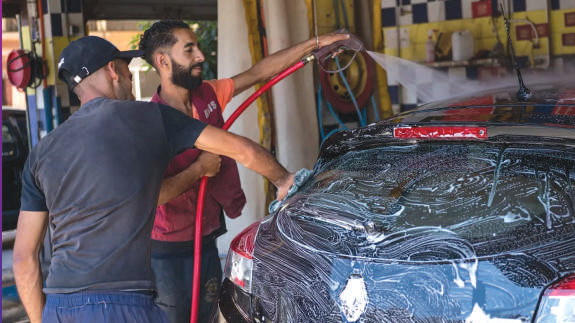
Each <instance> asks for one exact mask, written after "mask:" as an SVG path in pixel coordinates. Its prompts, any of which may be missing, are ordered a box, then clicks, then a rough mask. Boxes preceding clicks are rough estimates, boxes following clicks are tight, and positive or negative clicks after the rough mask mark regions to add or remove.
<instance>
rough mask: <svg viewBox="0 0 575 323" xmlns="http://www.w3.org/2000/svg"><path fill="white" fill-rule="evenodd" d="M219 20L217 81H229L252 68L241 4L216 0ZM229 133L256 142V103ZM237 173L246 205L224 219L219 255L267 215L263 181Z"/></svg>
mask: <svg viewBox="0 0 575 323" xmlns="http://www.w3.org/2000/svg"><path fill="white" fill-rule="evenodd" d="M218 17H220V19H218V78H225V77H232V76H234V75H236V74H238V73H241V72H243V71H245V70H247V69H248V68H250V66H251V65H252V58H251V54H250V48H249V42H248V32H247V26H246V19H245V14H244V7H243V3H242V0H224V1H222V0H219V1H218ZM253 92H254V90H253V89H249V90H247V91H244V93H241V94H239V95H237V96H236V97H235V98H234V99H233V100H232V101H231V102H230V103H229V104H228V106H227V108H226V110H225V111H224V119H227V118H228V117H229V116H230V114H231V113H232V112H233V111H235V109H236V108H237V107H238V106H239V105H240V104H241V103H242V102H244V101H245V100H246V99H247V98H248V97H249V96H250V95H251V94H252V93H253ZM230 131H231V132H233V133H236V134H239V135H242V136H246V137H248V138H250V139H252V140H254V141H256V142H259V130H258V123H257V107H256V105H255V103H254V104H252V105H251V106H250V107H249V108H247V109H246V111H245V112H244V113H243V114H242V115H241V116H240V117H239V118H238V119H237V120H236V122H235V123H234V124H233V125H232V127H231V128H230ZM238 169H239V173H240V180H241V182H242V188H243V189H244V191H245V194H246V199H247V204H246V206H245V207H244V209H243V212H242V216H240V217H239V218H236V219H230V218H226V224H227V227H228V233H227V234H225V235H223V236H222V237H220V238H219V239H218V249H219V251H220V253H226V252H227V251H228V248H229V245H230V242H231V240H232V239H233V238H234V237H235V236H236V235H237V234H238V233H239V232H240V231H241V230H243V228H245V227H246V226H248V225H249V224H250V223H253V222H255V221H257V220H259V219H261V218H262V217H263V215H264V214H266V211H265V205H264V204H265V192H264V181H263V178H262V177H261V176H260V175H258V174H256V173H254V172H253V171H251V170H249V169H246V168H245V167H243V166H242V165H239V164H238Z"/></svg>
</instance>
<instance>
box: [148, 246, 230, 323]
mask: <svg viewBox="0 0 575 323" xmlns="http://www.w3.org/2000/svg"><path fill="white" fill-rule="evenodd" d="M201 259H202V261H201V272H200V278H201V279H200V280H201V285H200V299H199V304H198V305H199V308H198V323H206V322H214V321H215V320H216V317H217V313H218V311H217V309H218V296H219V292H220V285H221V282H222V266H221V263H220V257H219V255H218V248H217V246H216V242H215V241H210V242H207V243H204V244H203V245H202V258H201ZM152 270H153V271H154V275H155V276H156V288H157V289H158V297H157V298H156V304H158V306H159V307H160V308H161V309H162V310H163V311H164V312H165V313H166V315H167V316H168V320H169V321H170V323H189V322H190V313H191V310H192V289H193V288H192V287H193V281H194V252H193V250H192V251H182V252H172V253H154V252H152Z"/></svg>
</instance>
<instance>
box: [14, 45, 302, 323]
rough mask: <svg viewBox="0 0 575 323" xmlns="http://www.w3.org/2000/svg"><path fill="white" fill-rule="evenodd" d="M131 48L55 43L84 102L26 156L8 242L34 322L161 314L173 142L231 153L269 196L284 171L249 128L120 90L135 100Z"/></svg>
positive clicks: (65, 73) (61, 67)
mask: <svg viewBox="0 0 575 323" xmlns="http://www.w3.org/2000/svg"><path fill="white" fill-rule="evenodd" d="M139 55H140V53H138V52H137V51H129V52H120V51H119V50H118V49H117V48H116V47H115V46H114V45H112V44H111V43H109V42H107V41H106V40H104V39H102V38H98V37H92V36H90V37H84V38H81V39H79V40H77V41H74V42H72V43H70V45H69V46H68V47H67V48H66V49H64V51H63V52H62V55H61V58H60V62H59V64H58V76H59V77H60V78H61V79H62V80H64V81H65V82H66V83H67V84H68V86H69V87H70V88H71V89H72V90H73V91H74V92H75V93H76V94H77V95H78V97H79V98H80V101H81V104H82V106H81V108H80V110H79V111H78V112H76V113H74V114H73V115H72V116H71V117H70V118H69V119H68V120H67V121H66V122H64V123H63V124H62V125H61V126H59V127H58V128H56V129H55V130H54V131H52V132H51V133H50V134H48V135H47V136H46V137H45V138H43V139H42V140H41V141H40V142H39V143H38V145H37V146H36V147H34V149H33V150H32V151H31V153H30V155H29V157H28V160H27V162H26V165H25V169H24V172H23V175H22V177H23V180H22V183H23V189H22V206H21V211H20V215H19V220H18V227H17V234H16V241H15V245H14V275H15V279H16V284H17V288H18V293H19V295H20V298H21V299H22V303H23V304H24V307H25V308H26V311H27V313H28V316H29V318H30V320H31V322H32V323H34V322H41V321H42V322H85V321H87V320H88V319H89V320H90V321H93V322H136V321H138V322H144V321H149V322H164V321H165V316H164V314H163V313H162V312H161V310H159V308H158V307H156V306H155V305H154V302H153V299H152V297H153V294H154V289H155V285H154V277H153V274H152V271H151V268H150V242H151V241H150V234H151V229H152V224H153V220H154V219H153V217H154V214H155V208H156V204H157V201H158V194H159V190H160V185H161V181H162V178H163V174H164V171H165V169H166V167H167V165H168V163H169V161H170V160H171V159H172V158H173V157H174V156H176V154H178V153H179V152H181V151H182V150H184V149H186V148H192V147H194V146H195V147H196V148H199V149H202V150H205V151H208V152H211V153H214V154H218V155H225V156H228V157H231V158H233V159H236V160H237V161H238V162H240V163H241V164H243V165H244V166H246V167H248V168H250V169H252V170H254V171H256V172H258V173H260V174H262V175H264V176H265V177H267V178H268V179H270V181H271V182H272V183H274V185H276V187H277V188H278V198H283V197H284V196H285V195H286V194H287V191H288V189H289V187H290V186H291V184H292V183H293V174H291V173H289V172H288V171H287V170H285V168H283V167H282V166H281V165H280V164H279V163H278V162H277V161H276V160H275V159H274V158H273V157H272V156H271V155H270V154H269V153H268V152H267V151H266V150H265V149H263V148H262V147H261V146H259V145H257V144H256V143H254V142H252V141H251V140H249V139H247V138H243V137H240V136H237V135H233V134H231V133H228V132H225V131H223V130H221V129H217V128H215V127H212V126H209V125H205V124H203V123H201V122H199V121H197V120H194V119H192V118H189V117H188V116H186V115H185V114H183V113H181V112H179V111H178V110H175V109H172V108H171V107H168V106H165V105H161V104H157V103H149V102H134V101H126V100H133V96H132V85H131V74H130V71H129V69H128V63H129V60H130V59H131V58H132V57H135V56H139ZM215 173H217V170H216V171H212V172H211V173H210V172H208V173H207V174H206V176H213V175H215ZM48 226H49V230H50V232H51V236H50V237H51V244H52V261H51V264H50V268H49V272H48V276H47V278H46V285H45V287H44V289H43V291H42V287H43V278H42V275H41V271H40V265H39V261H38V251H39V249H40V247H41V244H42V241H43V238H44V235H45V233H46V230H47V229H48ZM45 294H46V295H47V296H45ZM86 305H89V306H86ZM127 308H129V310H126V309H127ZM103 309H105V310H103Z"/></svg>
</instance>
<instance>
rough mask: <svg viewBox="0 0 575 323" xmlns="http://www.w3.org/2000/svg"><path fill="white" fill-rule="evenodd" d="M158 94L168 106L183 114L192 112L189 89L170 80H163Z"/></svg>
mask: <svg viewBox="0 0 575 323" xmlns="http://www.w3.org/2000/svg"><path fill="white" fill-rule="evenodd" d="M158 94H159V95H160V98H161V99H162V100H163V101H164V102H166V103H167V104H168V105H169V106H171V107H174V108H176V109H178V110H180V111H182V112H184V113H185V114H188V115H192V114H193V108H192V101H191V100H190V90H188V89H186V88H183V87H180V86H177V85H174V84H173V83H171V82H163V83H162V84H161V91H160V93H158Z"/></svg>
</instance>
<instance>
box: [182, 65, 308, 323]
mask: <svg viewBox="0 0 575 323" xmlns="http://www.w3.org/2000/svg"><path fill="white" fill-rule="evenodd" d="M310 61H311V59H309V60H305V59H304V60H300V61H299V62H297V63H295V64H294V65H292V66H290V67H288V68H286V69H285V70H284V71H283V72H281V73H280V74H278V75H277V76H275V77H274V78H273V79H271V80H270V81H269V82H267V83H266V84H264V86H262V87H261V88H260V89H259V90H257V91H256V92H254V93H253V94H252V95H250V97H249V98H247V100H245V101H244V103H242V104H241V105H240V106H239V107H238V108H237V109H236V110H235V111H234V112H233V113H232V115H231V116H230V117H229V118H228V120H227V121H226V122H225V124H224V126H223V127H222V129H224V130H228V129H229V128H230V127H231V125H232V124H233V123H234V121H236V119H237V118H238V117H239V116H240V114H242V113H243V112H244V111H245V110H246V109H247V107H248V106H249V105H250V104H251V103H252V102H254V101H255V100H256V99H257V98H258V97H259V96H260V95H262V94H263V93H264V92H265V91H267V90H268V89H269V88H270V87H272V86H274V85H275V84H276V83H277V82H279V81H281V80H282V79H283V78H285V77H286V76H288V75H290V74H291V73H293V72H295V71H297V70H299V69H300V68H302V67H303V66H304V65H305V64H306V63H307V62H310ZM207 184H208V178H207V177H205V176H204V177H202V181H201V182H200V190H199V193H198V206H197V209H196V235H195V237H194V285H193V288H192V313H191V315H190V323H196V322H197V321H198V307H199V297H200V269H201V261H202V258H201V254H202V220H203V215H204V213H203V212H204V196H205V195H206V186H207Z"/></svg>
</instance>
